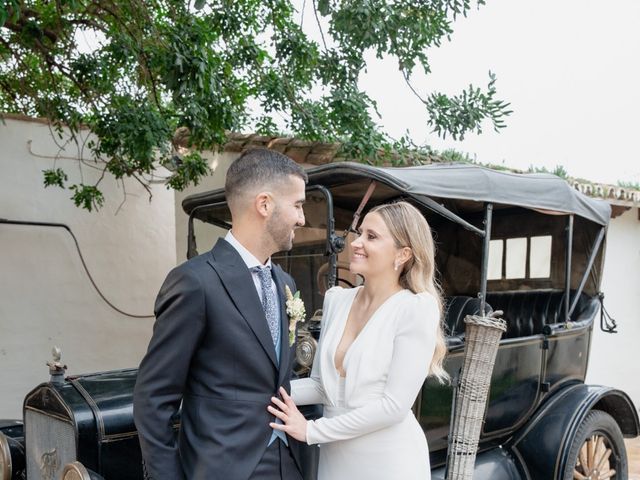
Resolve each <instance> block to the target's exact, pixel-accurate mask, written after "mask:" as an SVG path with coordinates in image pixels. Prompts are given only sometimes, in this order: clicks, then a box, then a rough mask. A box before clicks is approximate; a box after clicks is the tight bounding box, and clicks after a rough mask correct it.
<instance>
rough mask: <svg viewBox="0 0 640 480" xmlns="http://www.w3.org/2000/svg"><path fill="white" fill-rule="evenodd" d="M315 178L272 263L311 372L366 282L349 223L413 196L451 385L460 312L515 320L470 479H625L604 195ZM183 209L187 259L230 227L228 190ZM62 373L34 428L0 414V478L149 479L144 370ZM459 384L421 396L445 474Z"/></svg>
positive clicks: (538, 177)
mask: <svg viewBox="0 0 640 480" xmlns="http://www.w3.org/2000/svg"><path fill="white" fill-rule="evenodd" d="M308 173H309V184H308V187H307V204H306V206H305V214H306V218H307V224H306V225H305V227H303V228H301V229H300V230H298V231H297V232H296V241H295V245H294V248H293V250H291V251H290V252H285V253H281V254H279V255H277V256H276V257H274V260H275V261H277V262H279V263H280V264H281V266H282V267H283V268H284V269H285V270H287V271H288V272H289V273H291V274H292V275H293V276H294V278H295V279H296V282H297V285H298V287H299V289H300V291H301V292H302V295H303V299H304V301H305V304H306V306H307V311H308V312H309V313H312V312H315V313H313V315H312V316H310V318H309V319H308V320H307V322H306V323H305V324H304V327H303V328H302V329H301V330H300V331H299V332H298V366H297V369H296V373H297V374H298V375H300V376H303V375H306V374H308V370H309V367H310V365H311V362H312V359H313V355H314V352H315V349H316V339H317V338H318V334H319V331H320V328H321V325H322V322H321V318H322V312H321V307H322V300H323V293H324V292H325V291H326V289H327V288H328V287H330V286H332V285H335V284H340V285H344V286H353V285H357V284H360V283H361V282H362V281H363V279H362V278H360V277H358V276H355V275H352V274H351V273H350V272H349V269H348V258H349V248H350V247H349V243H350V240H351V238H352V235H353V234H352V233H351V230H350V229H351V227H352V226H353V223H354V219H357V218H358V216H360V215H364V214H366V212H367V210H368V209H369V208H370V207H372V206H374V205H376V204H379V203H382V202H389V201H394V200H399V199H403V200H406V201H409V202H411V203H412V204H414V205H415V206H416V207H418V208H419V209H420V210H421V211H422V212H423V213H424V215H425V217H426V218H427V219H428V221H429V223H430V225H431V226H432V229H433V231H434V237H435V240H436V244H437V248H438V251H437V258H436V261H437V267H438V272H439V280H440V283H441V285H442V288H443V292H444V295H445V298H446V310H445V314H444V322H445V324H446V329H447V343H448V349H449V354H448V357H447V360H446V364H445V365H446V368H447V370H448V371H449V372H450V374H451V375H452V377H453V378H454V379H455V378H456V377H457V376H458V374H459V371H460V367H461V361H462V356H463V352H464V346H465V329H464V318H465V316H466V315H472V314H478V313H480V312H483V311H487V312H488V311H490V310H491V309H493V310H494V311H495V310H502V311H503V312H504V313H503V318H504V319H505V320H506V322H507V331H506V333H505V334H504V336H503V338H502V340H501V342H500V346H499V350H498V353H497V357H496V363H495V368H494V371H493V375H492V381H491V388H490V391H489V398H488V403H487V405H488V406H487V410H486V416H485V422H484V426H483V429H482V433H481V437H480V445H479V453H478V456H477V459H476V471H475V475H474V478H477V479H482V480H484V479H491V480H501V479H505V480H506V479H514V480H525V479H539V480H566V479H573V478H579V479H581V478H589V479H593V480H595V479H604V478H613V479H617V480H624V479H627V478H628V475H627V455H626V451H625V445H624V443H623V437H627V438H632V437H636V436H638V435H640V424H639V421H638V414H637V411H636V409H635V407H634V405H633V403H632V401H631V400H630V399H629V397H628V396H627V395H626V394H625V393H624V392H622V391H620V390H616V389H614V388H610V387H606V386H598V385H586V384H585V383H584V380H585V375H586V372H587V366H588V362H589V347H590V344H591V338H592V335H593V329H594V328H601V329H603V330H605V331H613V330H615V324H613V323H612V322H610V321H608V320H607V319H606V318H605V316H604V311H603V309H602V308H601V307H602V301H603V294H602V293H601V292H600V279H601V275H602V271H603V259H604V255H603V252H604V245H605V237H606V232H607V224H608V221H609V218H610V207H609V206H608V204H606V203H605V202H602V201H598V200H594V199H590V198H588V197H586V196H584V195H582V194H580V193H579V192H577V191H576V190H574V189H573V188H571V187H570V186H569V185H568V184H567V183H566V182H565V181H564V180H562V179H561V178H558V177H555V176H552V175H547V174H528V175H520V174H514V173H507V172H499V171H494V170H490V169H486V168H483V167H479V166H474V165H465V164H436V165H428V166H419V167H408V168H377V167H371V166H367V165H363V164H355V163H349V162H344V163H333V164H328V165H324V166H320V167H316V168H313V169H310V170H309V171H308ZM183 209H184V211H185V212H186V213H187V214H188V215H189V232H188V245H189V249H188V253H187V256H189V257H191V256H193V255H197V248H198V247H197V245H200V246H201V247H202V248H205V247H206V248H209V246H210V245H212V244H213V240H214V239H215V238H216V237H218V236H220V235H221V234H224V233H225V230H226V229H228V228H230V223H229V222H230V214H229V212H228V209H227V206H226V203H225V197H224V191H222V190H216V191H211V192H207V193H203V194H197V195H192V196H190V197H187V198H186V199H185V200H184V202H183ZM593 360H597V359H593ZM54 373H55V372H54ZM52 378H53V380H52V381H50V382H47V383H43V384H41V385H39V386H38V387H36V388H35V389H34V390H33V391H32V392H30V393H29V394H28V395H27V397H26V398H25V402H24V425H22V424H21V423H20V422H16V421H13V422H10V421H5V422H4V424H0V431H1V432H3V434H0V480H8V479H15V478H28V479H29V480H35V479H46V480H48V479H58V478H65V480H75V479H88V478H93V479H96V478H104V479H107V480H120V479H140V478H142V470H141V466H140V451H139V447H138V443H137V436H136V431H135V426H134V424H133V418H132V390H133V385H134V383H135V378H136V370H124V371H112V372H104V373H94V374H90V375H83V376H77V377H66V378H63V377H62V376H61V374H60V373H58V374H57V376H56V375H55V374H54V375H53V377H52ZM454 384H455V382H454ZM453 392H454V388H453V386H452V385H447V386H442V385H439V384H438V383H436V382H435V381H432V380H427V382H426V383H425V385H424V387H423V389H422V391H421V393H420V395H419V398H418V399H417V401H416V403H415V405H414V412H415V415H416V416H417V418H418V420H419V421H420V423H421V425H422V427H423V428H424V431H425V433H426V435H427V438H428V442H429V448H430V456H431V465H432V469H433V470H432V477H433V478H436V479H437V478H441V479H444V478H445V469H446V459H447V447H448V437H449V433H450V417H451V405H452V396H453ZM307 413H308V415H310V416H313V415H318V414H319V409H318V407H316V408H309V409H308V410H307ZM175 428H176V429H178V428H179V418H178V417H176V419H175ZM316 456H317V447H308V450H307V455H306V458H305V466H306V471H305V477H306V478H308V479H313V478H315V465H314V462H315V459H316Z"/></svg>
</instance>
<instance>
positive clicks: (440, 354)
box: [370, 202, 449, 383]
mask: <svg viewBox="0 0 640 480" xmlns="http://www.w3.org/2000/svg"><path fill="white" fill-rule="evenodd" d="M371 212H375V213H377V214H378V215H380V216H381V217H382V220H383V221H384V223H385V224H386V226H387V228H388V229H389V232H391V236H392V237H393V240H394V242H395V244H396V247H397V248H404V247H409V248H410V249H411V252H412V255H411V258H410V259H409V260H408V261H407V262H405V263H404V265H403V266H402V272H401V273H400V286H402V287H403V288H406V289H409V290H411V291H412V292H413V293H420V292H429V293H430V294H431V295H433V297H434V298H435V299H436V301H437V303H438V310H439V311H440V318H439V321H438V330H437V333H436V349H435V352H434V354H433V359H432V360H431V365H429V373H430V374H431V375H433V376H435V377H436V378H437V379H438V381H440V383H446V382H447V381H448V380H449V374H448V373H447V372H446V370H445V369H444V368H443V366H442V363H443V361H444V357H445V355H446V353H447V346H446V343H445V340H444V328H443V325H442V293H441V290H440V285H439V284H438V282H437V280H436V271H435V270H436V268H435V244H434V242H433V236H432V234H431V227H429V224H428V223H427V220H426V219H425V218H424V216H423V215H422V213H420V211H419V210H418V209H417V208H416V207H414V206H413V205H411V204H410V203H408V202H395V203H388V204H384V205H378V206H377V207H374V208H372V209H371V210H370V213H371Z"/></svg>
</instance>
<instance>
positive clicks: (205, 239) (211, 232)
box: [175, 152, 240, 263]
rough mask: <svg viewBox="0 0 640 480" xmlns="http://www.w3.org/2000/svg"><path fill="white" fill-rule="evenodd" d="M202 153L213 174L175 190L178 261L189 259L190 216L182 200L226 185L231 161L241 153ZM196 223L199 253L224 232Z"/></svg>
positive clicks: (205, 249) (210, 246) (206, 249)
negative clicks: (225, 181)
mask: <svg viewBox="0 0 640 480" xmlns="http://www.w3.org/2000/svg"><path fill="white" fill-rule="evenodd" d="M202 155H203V156H204V157H205V158H206V159H207V160H208V163H209V166H210V167H211V170H212V174H211V175H209V176H207V177H204V178H203V179H202V180H201V181H200V183H199V184H198V185H195V186H193V185H192V186H190V187H189V188H187V189H185V190H183V191H182V192H175V202H176V204H175V226H176V258H177V262H178V263H182V262H184V261H185V260H186V259H187V256H186V255H187V226H188V222H189V216H188V215H187V214H186V213H184V210H183V209H182V200H184V199H185V197H188V196H189V195H193V194H195V193H201V192H208V191H210V190H215V189H217V188H222V187H224V179H225V175H226V173H227V169H228V168H229V165H231V162H233V161H234V160H235V159H236V158H238V156H239V155H240V154H239V153H235V152H223V153H212V152H204V153H202ZM195 225H196V241H197V243H198V253H204V252H206V251H208V250H211V248H212V247H213V245H214V244H215V242H216V239H217V238H218V235H220V234H222V230H220V229H216V228H214V227H205V228H202V224H201V223H200V222H197V221H196V222H195Z"/></svg>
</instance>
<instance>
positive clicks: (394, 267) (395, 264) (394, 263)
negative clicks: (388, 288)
mask: <svg viewBox="0 0 640 480" xmlns="http://www.w3.org/2000/svg"><path fill="white" fill-rule="evenodd" d="M399 266H400V265H398V262H393V269H394V270H395V271H396V272H397V271H398V267H399Z"/></svg>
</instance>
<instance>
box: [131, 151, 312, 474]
mask: <svg viewBox="0 0 640 480" xmlns="http://www.w3.org/2000/svg"><path fill="white" fill-rule="evenodd" d="M306 181H307V175H306V173H305V172H304V170H303V169H302V168H301V167H300V166H299V165H298V164H296V163H295V162H293V161H292V160H291V159H289V158H288V157H286V156H284V155H282V154H279V153H277V152H274V151H270V150H265V149H256V150H249V151H247V152H245V153H244V154H243V155H241V156H240V157H239V158H238V159H237V160H235V161H234V162H233V163H232V164H231V166H230V167H229V170H228V171H227V177H226V182H225V193H226V197H227V202H228V205H229V209H230V210H231V217H232V225H233V226H232V229H231V230H230V231H229V232H228V233H227V235H226V237H225V238H224V239H219V240H218V242H217V243H216V245H215V246H214V247H213V249H212V250H211V251H210V252H208V253H205V254H203V255H200V256H198V257H195V258H192V259H190V260H188V261H187V262H185V263H183V264H182V265H179V266H178V267H176V268H175V269H173V270H172V271H171V272H170V273H169V275H168V276H167V279H166V280H165V282H164V284H163V285H162V288H161V289H160V292H159V294H158V298H157V300H156V305H155V314H156V323H155V325H154V330H153V336H152V338H151V342H150V343H149V348H148V350H147V353H146V355H145V357H144V359H143V360H142V363H141V364H140V370H139V372H138V379H137V382H136V386H135V391H134V419H135V423H136V427H137V429H138V433H139V437H140V446H141V448H142V457H143V462H144V467H145V475H146V476H147V478H152V479H155V480H182V479H186V480H200V479H202V480H216V479H224V480H247V479H261V480H262V479H265V480H271V479H273V480H276V479H277V480H281V479H282V480H299V479H301V473H300V469H299V463H298V460H297V459H296V458H295V457H294V455H293V454H292V450H291V448H290V447H291V446H292V443H293V442H295V440H293V439H291V438H288V437H287V436H286V435H283V433H282V432H279V431H275V430H273V429H272V428H271V427H270V426H269V423H270V422H273V421H274V417H273V416H271V415H270V414H269V412H268V411H267V406H268V405H269V404H270V403H271V401H270V398H271V397H272V396H274V395H276V396H277V395H278V393H277V392H278V389H279V387H280V386H283V387H284V388H285V389H286V390H289V388H290V385H289V378H290V374H291V367H292V364H293V359H294V353H295V344H290V342H289V334H288V326H289V321H288V317H287V314H286V311H285V309H286V298H285V294H284V291H285V285H287V286H289V288H290V289H291V291H292V292H295V291H296V288H295V284H294V282H293V279H292V278H291V277H290V276H289V275H288V274H286V273H285V272H284V271H283V270H282V269H281V268H280V267H279V266H277V265H275V264H272V263H271V259H270V257H271V255H272V254H273V253H275V252H278V251H283V250H290V249H291V247H292V244H293V237H294V230H295V228H296V227H300V226H302V225H304V221H305V219H304V213H303V211H302V204H303V203H304V199H305V183H306ZM181 402H182V417H181V426H180V433H179V435H178V438H176V436H175V434H174V430H173V428H172V427H173V425H172V417H174V415H175V414H176V412H177V411H178V409H179V407H180V403H181Z"/></svg>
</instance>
